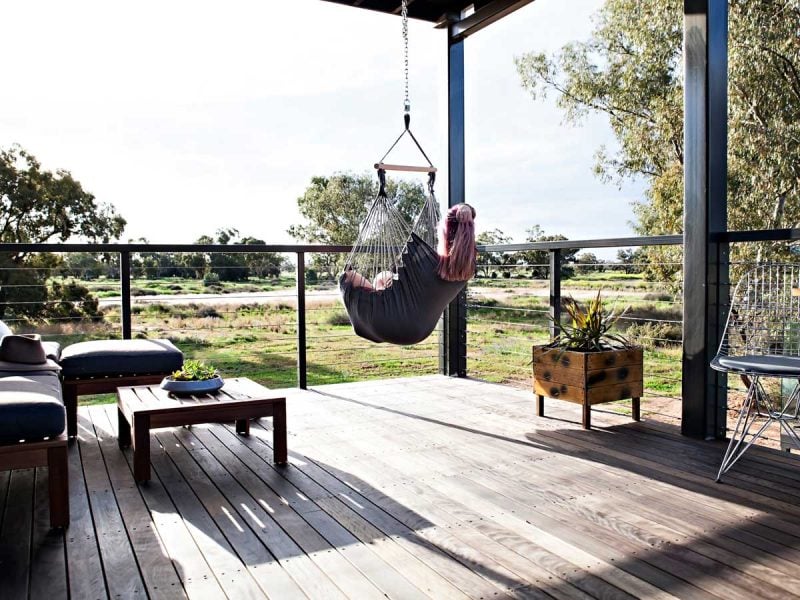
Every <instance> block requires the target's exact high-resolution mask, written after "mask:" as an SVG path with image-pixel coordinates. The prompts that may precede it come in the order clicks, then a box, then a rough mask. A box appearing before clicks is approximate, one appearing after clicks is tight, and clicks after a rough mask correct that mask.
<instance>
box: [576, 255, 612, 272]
mask: <svg viewBox="0 0 800 600" xmlns="http://www.w3.org/2000/svg"><path fill="white" fill-rule="evenodd" d="M604 270H605V265H604V264H603V263H602V262H600V261H599V260H597V256H595V255H594V253H592V252H581V253H580V254H578V255H577V256H576V257H575V272H576V273H577V274H578V275H589V274H591V273H602V272H603V271H604Z"/></svg>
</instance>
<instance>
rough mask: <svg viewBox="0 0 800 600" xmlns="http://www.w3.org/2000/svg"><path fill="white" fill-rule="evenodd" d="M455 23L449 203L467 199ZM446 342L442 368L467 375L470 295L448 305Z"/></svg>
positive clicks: (460, 54)
mask: <svg viewBox="0 0 800 600" xmlns="http://www.w3.org/2000/svg"><path fill="white" fill-rule="evenodd" d="M454 28H455V23H453V24H451V25H450V27H449V28H448V35H447V47H448V54H447V100H448V102H447V108H448V111H447V115H448V119H447V129H448V155H447V174H448V187H447V191H448V193H447V199H448V206H454V205H456V204H459V203H461V202H464V198H465V189H464V188H465V182H466V180H465V175H464V173H465V166H464V153H465V150H464V148H465V146H464V40H463V39H455V38H454V37H453V33H454ZM442 335H443V337H444V343H443V344H440V347H441V348H442V350H443V355H442V360H440V367H441V366H443V367H444V369H443V370H442V372H443V373H444V374H445V375H454V376H457V377H465V376H466V374H467V295H466V292H464V293H461V294H459V295H458V297H457V298H456V299H455V300H453V301H452V302H451V303H450V305H449V306H448V307H447V309H446V310H445V313H444V327H443V328H442Z"/></svg>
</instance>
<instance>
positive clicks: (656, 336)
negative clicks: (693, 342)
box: [625, 322, 683, 348]
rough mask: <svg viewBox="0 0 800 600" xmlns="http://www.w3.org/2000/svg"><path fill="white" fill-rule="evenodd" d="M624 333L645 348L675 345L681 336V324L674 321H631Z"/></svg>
mask: <svg viewBox="0 0 800 600" xmlns="http://www.w3.org/2000/svg"><path fill="white" fill-rule="evenodd" d="M625 334H626V335H627V336H628V338H629V339H630V340H631V341H634V342H636V343H637V344H639V345H640V346H644V347H645V348H658V347H664V346H667V347H676V345H677V344H678V343H680V341H681V339H682V337H683V332H682V331H681V326H680V325H676V324H675V323H653V322H647V323H633V324H632V325H629V326H628V327H627V329H626V330H625Z"/></svg>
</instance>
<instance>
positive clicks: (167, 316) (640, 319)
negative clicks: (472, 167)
mask: <svg viewBox="0 0 800 600" xmlns="http://www.w3.org/2000/svg"><path fill="white" fill-rule="evenodd" d="M792 231H793V230H792ZM790 233H791V232H790ZM736 235H738V236H739V237H738V238H737V237H736ZM736 235H733V237H731V239H730V240H729V241H730V242H731V243H732V244H741V243H751V242H752V241H753V240H750V239H748V238H747V236H744V237H742V235H741V233H737V234H736ZM792 236H794V237H797V236H795V235H794V234H792V235H787V236H785V240H784V243H787V242H788V240H792V239H794V237H792ZM734 238H736V239H734ZM739 238H741V239H739ZM681 245H682V237H681V236H655V237H641V238H614V239H604V240H580V241H571V240H561V241H551V242H537V243H526V244H504V245H492V246H481V247H479V251H480V255H479V261H478V269H477V276H476V278H475V279H474V280H472V281H471V282H470V285H469V286H468V290H467V293H466V298H465V301H464V306H465V307H466V311H465V315H466V317H465V318H463V321H462V320H459V319H461V318H462V317H459V319H456V320H455V321H451V322H450V324H449V325H448V324H447V323H445V322H444V320H442V321H440V325H439V327H438V328H437V330H436V331H434V332H433V334H432V335H431V336H430V337H429V338H428V339H427V340H425V341H423V342H422V343H421V344H418V345H415V346H410V347H398V346H390V345H384V344H372V343H369V342H365V341H364V340H362V339H360V338H358V337H357V336H356V335H355V334H354V333H353V331H352V328H351V327H350V324H349V320H348V318H347V315H346V313H345V311H344V308H343V306H342V304H341V302H340V300H339V293H338V286H337V285H336V281H335V280H334V274H335V273H336V265H337V264H338V263H339V262H341V260H342V259H343V257H344V256H346V254H347V253H348V252H349V250H350V248H349V247H347V246H323V245H216V244H210V245H174V244H59V245H48V244H38V245H37V244H2V245H0V253H5V254H4V256H5V257H6V259H4V260H3V261H2V262H0V265H2V266H0V313H2V315H0V318H2V319H3V320H5V321H6V322H7V323H9V325H11V326H12V327H13V328H14V329H16V330H19V331H21V332H25V331H36V332H39V333H42V334H43V335H44V336H45V337H46V338H50V339H55V340H58V341H60V342H61V343H62V344H68V343H71V342H74V341H79V340H84V339H99V338H131V337H149V338H156V337H168V338H170V339H172V340H173V341H174V342H175V343H177V344H178V345H179V346H180V347H181V348H182V349H183V350H184V352H185V353H186V355H187V356H188V357H192V358H200V359H203V360H206V361H208V362H211V363H212V364H214V365H215V366H217V367H218V368H219V369H220V370H221V371H222V372H223V374H226V375H228V376H236V375H242V376H249V377H252V378H254V379H257V380H259V381H262V382H263V383H265V384H267V385H270V386H272V387H284V386H299V387H302V388H304V387H307V386H309V385H320V384H327V383H337V382H347V381H354V380H361V379H372V378H389V377H404V376H410V375H418V374H427V373H438V372H442V369H445V370H446V369H447V367H446V366H444V367H443V365H446V364H447V361H448V360H450V359H449V358H448V356H451V357H452V356H453V355H454V354H453V352H454V351H453V345H452V341H453V340H454V339H456V340H461V341H459V344H458V347H457V352H456V353H455V355H456V356H458V357H460V358H461V359H463V360H464V361H465V364H466V368H465V369H458V370H457V373H458V374H469V375H470V376H473V377H476V378H480V379H486V380H488V381H496V382H499V383H504V384H509V385H516V386H521V387H526V388H527V387H529V386H530V383H531V364H530V363H531V347H532V346H533V345H535V344H541V343H546V342H548V341H549V340H550V339H551V337H552V335H553V323H552V317H553V316H557V315H558V314H560V310H561V298H563V297H566V296H568V295H572V296H574V297H576V298H578V299H581V300H585V299H587V298H590V297H592V296H593V295H594V294H596V293H597V291H598V290H601V291H602V294H603V296H604V297H605V298H606V299H607V300H608V301H610V302H611V303H612V305H613V304H616V306H617V309H618V310H621V309H622V308H624V307H627V306H630V309H629V311H628V312H627V313H626V314H624V315H623V316H622V317H621V318H620V320H619V322H618V327H619V329H620V331H621V332H622V333H623V334H624V335H626V336H627V337H629V338H630V340H631V341H632V342H634V343H636V344H638V345H641V346H643V347H644V349H645V370H644V380H645V390H646V391H645V396H644V404H643V406H644V410H645V412H647V411H650V412H651V413H659V414H664V415H666V416H669V417H678V416H679V415H680V408H679V406H680V405H679V402H680V396H681V389H682V388H681V386H682V370H681V369H682V360H681V354H682V341H683V340H682V327H683V303H682V295H681V286H682V281H681V272H682V267H683V263H682V258H681V257H680V256H679V254H680V252H681V249H682V248H681ZM631 247H636V248H645V249H647V248H651V249H652V248H656V247H660V248H673V249H674V250H675V252H677V254H675V253H673V254H669V255H667V256H666V257H664V258H663V259H660V260H654V259H652V258H648V257H644V258H643V257H642V256H644V255H633V254H630V253H629V255H628V256H627V260H625V261H624V262H620V261H591V262H585V261H583V262H582V261H578V262H575V260H573V259H574V258H575V250H576V249H580V250H583V251H586V250H590V249H629V248H631ZM606 251H607V250H606ZM45 252H47V253H52V254H54V255H55V256H57V257H58V260H53V261H46V260H37V261H33V264H30V263H31V261H27V262H28V265H25V266H16V265H14V264H13V261H11V260H9V259H8V257H10V256H11V253H14V254H15V255H16V256H19V255H20V254H21V253H27V254H30V253H45ZM268 254H272V255H276V254H277V255H281V256H282V257H288V260H282V262H281V264H280V265H279V266H278V267H277V268H276V267H275V266H274V265H273V266H270V265H271V263H269V261H266V260H265V259H266V257H267V255H268ZM532 256H534V257H536V258H537V259H538V260H531V257H532ZM87 257H88V258H92V257H94V258H93V260H92V261H89V260H88V258H87ZM79 259H80V260H83V259H87V261H88V263H90V264H89V266H86V264H84V263H80V264H78V263H79V262H80V260H79ZM745 267H746V265H745V264H741V261H737V260H731V262H730V268H731V273H732V277H734V274H735V273H736V272H738V271H740V270H741V269H743V268H745ZM644 270H647V271H648V274H649V275H650V276H649V277H644V276H643V273H642V272H643V271H644ZM664 279H666V281H664ZM723 285H727V284H723ZM726 291H727V290H726ZM721 308H722V309H725V310H727V306H725V307H721ZM452 323H456V324H457V326H458V327H459V328H460V329H458V335H457V336H455V337H453V336H452ZM447 372H450V373H453V372H454V371H453V370H452V369H450V370H449V371H447ZM742 391H743V387H742V385H741V383H740V382H738V381H735V380H733V379H731V380H729V382H728V392H729V397H730V404H731V406H735V405H736V403H737V402H738V398H739V397H740V395H741V393H742Z"/></svg>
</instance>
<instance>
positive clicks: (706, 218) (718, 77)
mask: <svg viewBox="0 0 800 600" xmlns="http://www.w3.org/2000/svg"><path fill="white" fill-rule="evenodd" d="M684 59H685V77H684V290H683V383H682V397H683V415H682V420H681V429H682V432H683V433H684V434H685V435H689V436H692V437H698V438H724V437H725V426H726V410H725V407H726V403H727V391H726V378H725V376H724V375H723V374H721V373H718V372H716V371H714V370H712V369H710V368H709V362H710V361H711V359H712V358H713V357H714V354H715V353H716V351H717V347H718V345H719V342H720V339H721V337H722V331H723V329H724V326H725V313H726V311H727V307H726V305H727V297H728V291H729V281H728V245H727V243H726V242H724V241H721V240H722V238H721V236H720V234H722V233H724V232H725V231H726V230H727V147H728V144H727V139H728V123H727V115H728V108H727V107H728V97H727V86H728V4H727V0H685V2H684Z"/></svg>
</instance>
